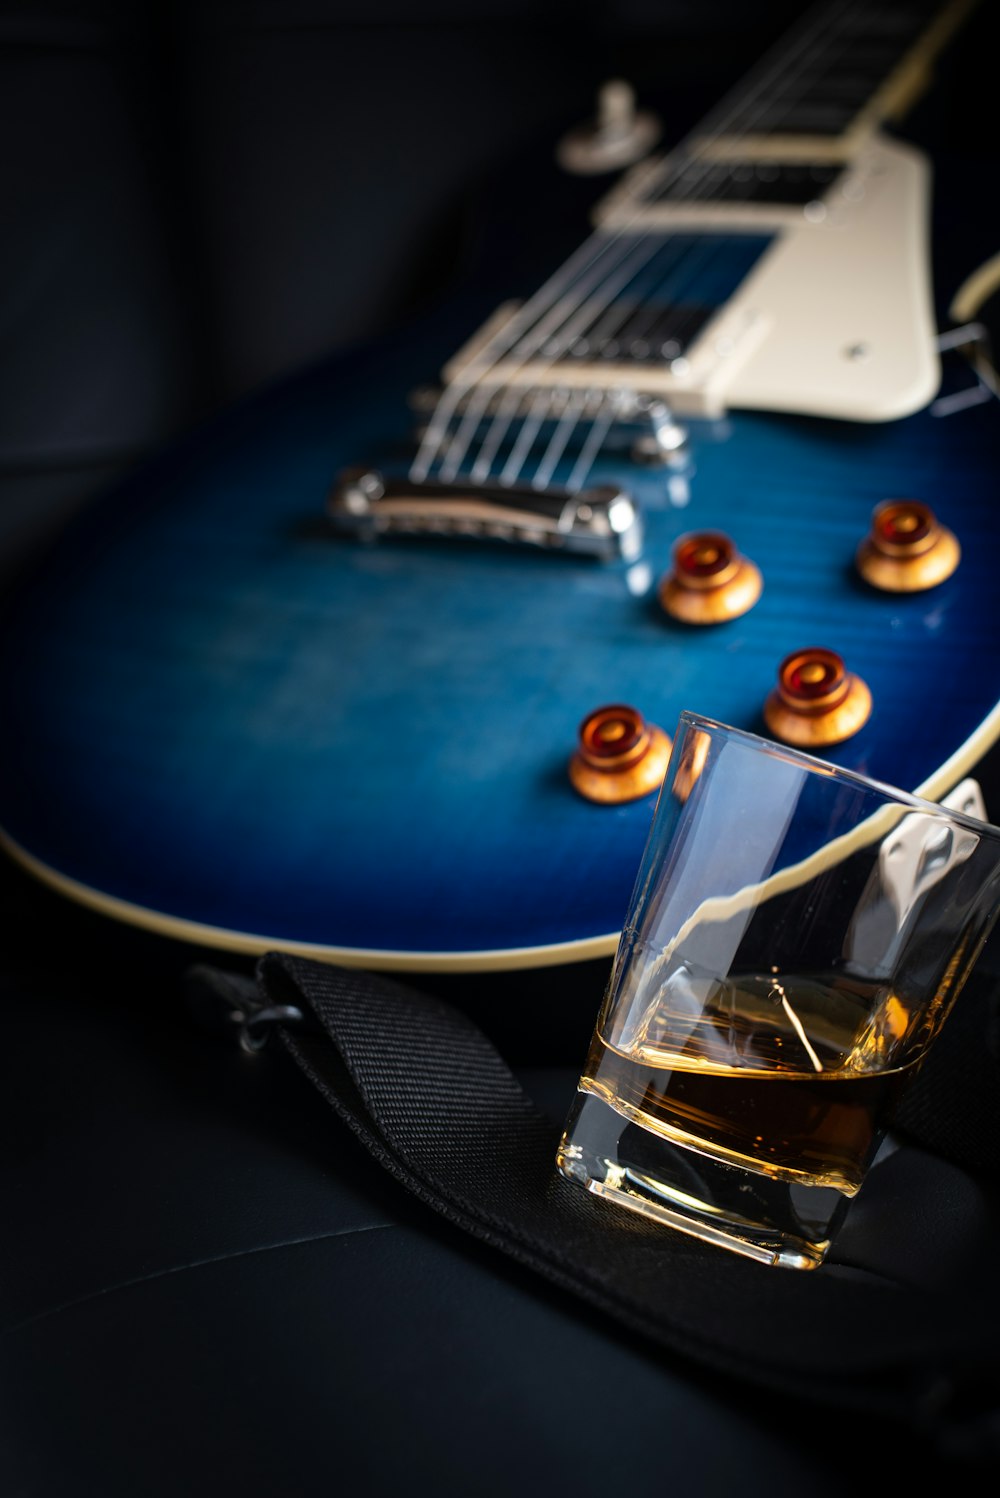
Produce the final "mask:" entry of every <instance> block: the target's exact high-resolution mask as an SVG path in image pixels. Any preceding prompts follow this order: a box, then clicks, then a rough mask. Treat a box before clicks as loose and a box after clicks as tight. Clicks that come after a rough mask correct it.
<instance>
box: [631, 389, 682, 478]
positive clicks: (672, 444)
mask: <svg viewBox="0 0 1000 1498" xmlns="http://www.w3.org/2000/svg"><path fill="white" fill-rule="evenodd" d="M647 415H648V416H649V421H650V425H651V426H652V431H650V432H646V433H644V434H643V435H642V436H641V437H639V438H637V439H636V441H635V443H634V444H633V446H632V458H633V460H634V461H635V462H636V463H649V464H656V465H660V464H663V463H667V462H669V460H670V459H671V458H672V457H673V455H674V453H676V452H678V451H679V449H680V448H682V447H683V446H684V444H685V443H686V442H687V439H688V434H687V428H686V427H683V426H681V424H680V422H678V421H675V420H674V418H673V416H671V414H670V410H669V408H668V407H667V406H666V405H664V403H663V401H651V402H650V403H649V409H648V412H647Z"/></svg>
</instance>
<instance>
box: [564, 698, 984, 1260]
mask: <svg viewBox="0 0 1000 1498" xmlns="http://www.w3.org/2000/svg"><path fill="white" fill-rule="evenodd" d="M998 910H1000V829H998V828H996V827H994V826H992V825H990V824H989V823H987V822H985V821H981V820H979V819H978V818H977V817H974V816H969V815H967V814H965V813H963V812H961V811H956V810H953V809H951V807H949V806H947V805H941V804H938V803H935V802H931V801H925V800H921V799H920V798H918V797H916V796H911V795H908V794H907V793H906V792H904V791H900V790H895V789H893V788H892V787H891V786H887V785H882V784H879V783H877V782H875V781H871V780H869V779H866V778H865V777H864V776H861V775H858V774H854V773H852V772H850V771H848V770H843V769H840V768H838V767H836V766H834V765H832V764H827V763H825V762H824V761H822V760H819V759H815V758H813V757H811V756H809V755H807V754H803V753H800V752H799V751H797V750H794V749H790V748H787V747H785V746H783V745H781V744H778V743H773V742H771V741H769V740H767V739H764V738H761V737H758V736H757V735H755V734H752V733H746V732H742V731H740V730H737V729H735V728H731V727H727V726H726V725H724V724H721V723H716V722H713V721H711V720H710V719H707V718H703V717H700V716H698V715H697V714H694V713H688V712H685V713H682V714H681V717H680V722H679V724H678V728H677V732H676V735H675V737H674V741H673V747H672V750H671V755H670V761H669V764H668V767H667V773H666V776H665V778H664V781H663V784H662V787H661V789H660V792H659V796H658V800H657V803H656V810H655V814H654V817H653V822H652V826H651V830H650V834H649V838H648V841H647V844H646V848H645V851H644V854H643V857H642V860H641V863H640V867H639V872H638V876H637V879H636V883H635V887H634V890H633V894H632V898H631V901H630V905H629V908H628V912H627V915H626V919H625V922H624V926H623V930H622V933H621V937H620V940H619V944H618V950H617V954H616V956H615V959H614V963H613V967H612V971H611V977H610V981H609V983H608V987H607V990H606V993H605V997H604V1001H603V1003H602V1006H601V1009H600V1013H599V1015H598V1018H597V1023H596V1027H595V1030H594V1033H593V1038H592V1042H591V1046H590V1051H589V1054H588V1056H587V1060H586V1063H585V1066H584V1069H583V1074H582V1076H581V1078H580V1081H579V1084H578V1090H577V1093H576V1096H575V1100H574V1103H573V1106H572V1109H571V1111H570V1115H569V1118H568V1120H567V1123H566V1127H565V1130H564V1132H563V1135H562V1138H561V1140H560V1143H559V1148H558V1152H557V1161H556V1163H557V1166H558V1169H559V1170H560V1171H562V1173H563V1174H564V1175H565V1176H566V1177H568V1178H569V1179H570V1180H572V1181H576V1182H579V1183H580V1184H582V1185H583V1186H585V1187H586V1188H587V1189H588V1190H590V1191H592V1192H594V1193H596V1194H597V1195H599V1196H602V1197H607V1198H609V1199H610V1200H613V1201H615V1202H617V1203H619V1204H620V1205H622V1206H625V1207H629V1208H632V1209H634V1210H636V1211H639V1212H642V1213H645V1214H646V1215H648V1216H650V1217H653V1218H655V1219H657V1220H658V1221H660V1222H662V1223H664V1224H666V1225H667V1226H669V1227H671V1228H675V1229H679V1230H680V1231H682V1232H684V1233H688V1234H692V1235H694V1236H695V1237H697V1238H700V1239H703V1240H705V1241H707V1242H710V1243H714V1244H718V1245H721V1246H723V1247H725V1248H728V1249H732V1250H733V1251H735V1252H736V1253H739V1254H743V1255H746V1256H748V1257H750V1258H752V1259H755V1260H758V1261H760V1262H762V1263H765V1264H771V1265H778V1266H784V1267H789V1268H797V1269H810V1268H816V1267H817V1266H819V1265H820V1264H822V1262H823V1260H824V1258H825V1256H826V1254H827V1251H828V1249H829V1247H830V1243H831V1241H832V1239H833V1237H834V1235H835V1234H836V1232H837V1230H838V1228H839V1226H840V1225H841V1223H842V1221H843V1218H844V1215H845V1212H846V1209H847V1207H848V1205H849V1203H850V1201H851V1199H852V1198H853V1197H854V1196H855V1195H856V1194H857V1192H858V1191H859V1190H860V1189H861V1187H862V1184H863V1182H864V1180H865V1177H866V1174H867V1172H868V1170H869V1168H870V1166H871V1164H872V1162H873V1160H874V1159H875V1156H876V1155H877V1153H878V1151H879V1149H880V1147H881V1145H882V1144H883V1142H884V1141H885V1139H886V1135H887V1133H888V1132H889V1129H890V1125H891V1122H892V1118H893V1113H894V1110H895V1109H896V1107H897V1106H898V1103H899V1101H900V1098H901V1096H902V1094H903V1092H904V1090H905V1089H906V1088H908V1087H909V1086H910V1085H911V1083H912V1081H913V1079H914V1078H915V1077H916V1075H917V1074H918V1072H919V1070H920V1067H921V1064H922V1062H923V1061H924V1058H925V1057H926V1056H927V1054H928V1051H929V1048H930V1047H931V1046H932V1045H933V1042H934V1040H935V1037H936V1036H937V1035H938V1034H939V1032H940V1030H941V1027H942V1025H943V1024H944V1023H945V1021H946V1019H947V1016H948V1014H949V1012H950V1011H951V1009H952V1007H953V1005H954V1003H955V1001H956V999H957V998H958V995H959V993H960V991H961V989H962V986H963V984H964V983H965V980H966V978H967V977H968V975H969V973H970V971H971V969H972V967H973V966H974V964H975V961H976V959H977V957H978V955H979V953H980V951H981V949H982V947H983V944H984V942H985V941H986V938H987V936H988V934H989V932H990V930H991V928H992V926H993V924H994V922H995V920H996V917H997V913H998Z"/></svg>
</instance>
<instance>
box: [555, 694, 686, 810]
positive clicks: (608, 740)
mask: <svg viewBox="0 0 1000 1498" xmlns="http://www.w3.org/2000/svg"><path fill="white" fill-rule="evenodd" d="M670 747H671V745H670V739H669V737H668V736H667V734H665V733H664V732H663V730H662V728H657V727H656V725H655V724H654V723H647V722H646V721H645V719H644V718H643V716H642V714H641V713H638V712H636V710H635V708H634V707H626V706H625V705H624V704H622V703H610V704H609V705H608V706H607V707H599V708H596V709H595V710H594V712H592V713H588V715H587V717H586V718H584V720H583V722H582V723H581V724H580V730H579V736H578V740H577V747H576V752H575V753H574V754H573V756H572V758H571V759H570V762H569V778H570V780H571V781H572V782H573V785H574V786H575V787H576V789H577V790H578V791H579V792H580V794H581V796H586V798H587V800H588V801H600V802H603V803H604V804H605V805H608V804H614V803H617V802H621V801H636V800H638V798H639V797H640V796H645V795H647V794H648V793H649V792H650V791H653V790H656V789H657V788H658V787H659V785H660V784H661V782H662V780H663V777H664V775H665V774H666V771H667V761H668V760H669V758H670Z"/></svg>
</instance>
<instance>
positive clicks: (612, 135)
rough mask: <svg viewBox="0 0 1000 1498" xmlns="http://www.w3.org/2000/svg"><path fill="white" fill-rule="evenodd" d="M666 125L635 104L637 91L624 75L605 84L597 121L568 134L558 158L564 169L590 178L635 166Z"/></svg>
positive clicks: (557, 150)
mask: <svg viewBox="0 0 1000 1498" xmlns="http://www.w3.org/2000/svg"><path fill="white" fill-rule="evenodd" d="M661 129H662V126H661V124H660V121H659V120H658V119H657V117H656V115H654V114H650V113H648V112H647V111H645V110H642V111H640V110H637V109H636V107H635V90H634V89H633V87H632V85H631V84H630V83H626V82H625V81H624V80H623V79H621V78H612V79H610V80H609V81H608V82H607V83H605V84H602V86H601V88H600V89H599V90H598V94H597V113H596V115H595V117H594V119H593V120H589V121H588V122H587V123H586V124H585V125H580V126H578V127H577V128H576V129H575V130H571V131H569V133H568V134H567V135H564V136H563V138H562V140H561V141H560V142H559V145H558V147H557V149H556V160H557V161H558V163H559V165H560V166H561V167H562V168H563V169H564V171H567V172H572V173H573V174H574V175H575V176H581V177H590V176H596V175H599V174H600V173H601V172H613V171H617V170H618V169H619V168H620V167H625V166H632V165H634V163H635V162H637V161H641V160H642V158H643V157H644V156H645V155H646V154H647V153H648V152H649V151H651V150H652V148H653V146H655V144H656V142H657V141H658V140H659V138H660V133H661Z"/></svg>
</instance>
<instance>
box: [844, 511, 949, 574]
mask: <svg viewBox="0 0 1000 1498" xmlns="http://www.w3.org/2000/svg"><path fill="white" fill-rule="evenodd" d="M961 555H962V551H961V547H960V546H959V544H958V541H957V539H956V538H955V536H953V535H952V533H951V531H949V530H946V529H945V527H944V526H943V525H942V524H941V523H940V521H939V520H937V518H936V517H935V515H934V512H933V511H932V510H931V509H930V507H929V506H928V505H925V504H922V503H921V502H920V500H917V499H887V500H885V501H884V503H882V504H880V505H876V507H875V509H874V511H873V512H872V528H871V530H870V531H869V533H868V535H867V536H866V537H865V539H864V540H863V541H862V543H861V545H860V546H859V547H858V552H857V565H858V571H859V572H860V573H861V576H862V577H863V578H864V579H865V581H866V582H868V583H871V585H872V587H874V588H882V589H883V590H884V591H885V592H887V593H919V592H921V591H922V590H923V589H924V588H934V587H936V586H937V584H938V583H943V582H944V580H945V578H946V577H950V576H951V574H952V573H953V572H954V570H955V568H956V567H957V566H958V564H959V561H960V560H961Z"/></svg>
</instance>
